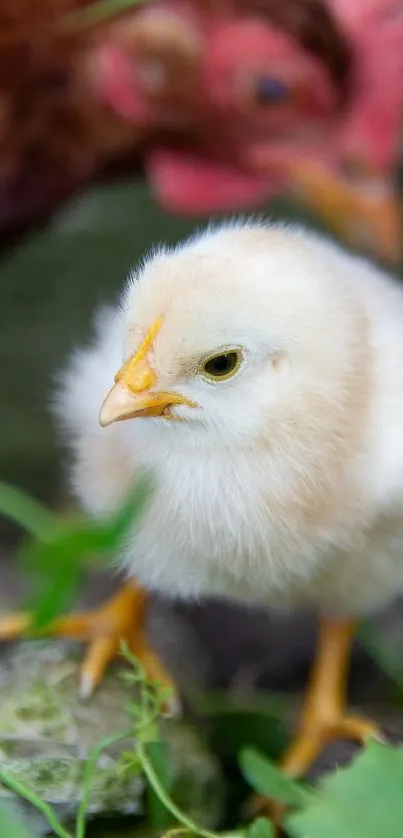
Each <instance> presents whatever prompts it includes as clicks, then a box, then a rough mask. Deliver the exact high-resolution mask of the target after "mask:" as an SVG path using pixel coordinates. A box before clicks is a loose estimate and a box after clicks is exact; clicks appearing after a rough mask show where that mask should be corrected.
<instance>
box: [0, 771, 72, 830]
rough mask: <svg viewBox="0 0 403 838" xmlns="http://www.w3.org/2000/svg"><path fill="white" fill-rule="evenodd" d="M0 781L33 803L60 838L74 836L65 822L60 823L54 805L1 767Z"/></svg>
mask: <svg viewBox="0 0 403 838" xmlns="http://www.w3.org/2000/svg"><path fill="white" fill-rule="evenodd" d="M0 782H1V783H3V785H5V786H7V788H9V789H11V791H13V792H14V793H15V794H18V795H19V797H23V798H24V800H27V801H28V803H31V805H32V806H34V807H35V809H37V810H38V812H40V813H41V814H42V815H43V816H44V817H45V818H46V820H47V822H48V824H49V826H50V827H51V829H53V832H54V833H55V835H57V836H58V838H73V836H72V834H71V832H67V831H66V830H65V828H64V826H63V824H61V823H60V821H59V819H58V818H57V816H56V814H55V812H54V811H53V809H52V807H51V806H48V804H47V803H44V801H43V800H41V799H40V798H39V797H37V796H36V794H35V793H34V792H33V791H31V790H30V789H27V788H26V787H25V786H24V785H22V783H20V782H19V781H18V780H16V779H15V778H14V777H11V776H10V774H9V773H8V772H7V771H4V769H0Z"/></svg>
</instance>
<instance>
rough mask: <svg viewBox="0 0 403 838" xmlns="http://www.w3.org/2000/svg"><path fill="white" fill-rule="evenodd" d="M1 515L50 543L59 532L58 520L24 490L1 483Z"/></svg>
mask: <svg viewBox="0 0 403 838" xmlns="http://www.w3.org/2000/svg"><path fill="white" fill-rule="evenodd" d="M0 515H4V517H6V518H10V519H11V520H12V521H14V522H15V523H16V524H19V525H20V526H21V527H23V528H24V529H26V530H28V532H29V533H31V535H33V536H35V537H36V538H39V539H41V540H43V541H48V540H49V539H50V538H52V537H53V536H54V535H55V533H56V532H57V531H58V523H57V521H56V518H55V517H54V516H53V515H52V513H51V512H49V510H48V509H46V507H45V506H42V504H41V503H38V501H36V500H34V499H33V498H31V497H30V496H29V495H28V494H27V493H26V492H23V491H22V489H18V488H17V486H12V485H11V484H9V483H3V482H1V481H0Z"/></svg>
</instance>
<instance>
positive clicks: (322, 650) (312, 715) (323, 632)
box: [252, 620, 380, 821]
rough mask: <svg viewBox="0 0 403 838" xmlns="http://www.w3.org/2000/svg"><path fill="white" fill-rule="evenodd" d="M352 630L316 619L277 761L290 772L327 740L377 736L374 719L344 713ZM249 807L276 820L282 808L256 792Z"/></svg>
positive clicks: (301, 769) (307, 763) (300, 769)
mask: <svg viewBox="0 0 403 838" xmlns="http://www.w3.org/2000/svg"><path fill="white" fill-rule="evenodd" d="M353 635H354V624H353V623H352V622H337V621H330V620H323V621H322V622H321V623H320V626H319V638H318V646H317V652H316V656H315V661H314V665H313V668H312V672H311V678H310V683H309V686H308V688H307V691H306V694H305V698H304V703H303V707H302V712H301V714H300V718H299V724H298V727H297V731H296V735H295V737H294V739H293V740H292V742H291V745H290V746H289V748H288V750H287V751H286V753H285V755H284V756H283V758H282V760H281V762H280V767H281V768H282V769H283V771H284V773H285V774H287V775H288V776H290V777H294V778H297V777H303V776H304V775H305V774H306V773H307V771H308V769H309V768H310V767H311V765H312V764H313V763H314V761H315V760H316V759H317V757H318V756H319V755H320V753H321V752H322V750H323V749H324V748H325V747H326V745H328V744H329V743H330V742H331V741H332V740H335V739H339V738H340V739H349V740H357V741H359V742H362V741H364V740H365V739H367V738H368V737H370V736H374V737H377V738H380V732H379V730H378V728H377V726H376V725H375V724H373V723H372V722H371V721H369V720H367V719H365V718H362V717H361V716H353V715H349V714H348V713H347V709H346V688H347V675H348V666H349V660H350V651H351V644H352V639H353ZM252 808H253V811H254V812H256V811H260V812H263V813H264V812H266V813H267V814H268V815H269V816H270V817H272V818H274V819H275V820H276V821H278V820H280V819H281V816H282V814H283V812H284V807H283V806H282V805H281V804H277V803H273V802H272V801H269V800H267V799H265V798H262V797H261V796H257V797H255V798H254V800H253V801H252Z"/></svg>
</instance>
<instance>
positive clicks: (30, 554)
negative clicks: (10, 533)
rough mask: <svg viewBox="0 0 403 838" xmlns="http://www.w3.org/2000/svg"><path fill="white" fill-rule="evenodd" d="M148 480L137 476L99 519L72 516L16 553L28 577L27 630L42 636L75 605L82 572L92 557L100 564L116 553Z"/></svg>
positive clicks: (138, 508)
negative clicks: (110, 511) (121, 500)
mask: <svg viewBox="0 0 403 838" xmlns="http://www.w3.org/2000/svg"><path fill="white" fill-rule="evenodd" d="M150 488H151V482H150V477H149V476H144V477H143V478H141V479H140V480H139V481H138V482H137V483H136V484H135V485H134V486H133V488H132V489H131V491H130V492H129V493H128V495H127V497H126V499H125V501H124V503H123V504H122V505H121V507H120V508H119V509H118V510H117V511H116V512H115V514H114V515H112V516H110V518H109V519H106V520H102V521H95V522H91V521H86V520H85V519H84V520H82V519H77V518H74V519H72V520H70V521H65V520H64V521H63V522H60V524H59V523H58V526H57V527H56V526H55V525H54V527H53V531H52V534H51V536H50V535H49V537H48V539H47V541H45V542H41V541H34V542H31V543H30V544H27V545H24V547H23V549H22V551H20V562H21V564H22V565H23V566H24V569H25V570H26V571H28V572H31V574H32V577H33V585H32V593H31V594H30V596H29V600H28V602H27V604H26V609H25V610H27V611H29V612H30V613H32V622H31V625H30V631H31V632H33V633H38V632H42V631H44V630H45V629H46V627H47V626H48V625H49V623H51V622H52V620H54V619H55V617H58V616H59V615H60V614H62V613H64V612H65V611H66V610H68V609H69V607H70V606H71V605H72V604H73V603H74V600H75V599H76V597H77V594H78V591H79V589H80V586H81V584H82V580H83V574H84V571H85V570H86V569H87V567H88V564H89V563H93V562H94V559H95V560H96V561H97V563H98V564H99V563H100V561H101V560H102V559H103V560H105V559H108V560H110V558H111V557H112V556H113V555H114V553H116V551H118V550H119V548H120V547H121V546H122V544H123V542H124V540H125V538H126V537H127V535H128V533H129V532H130V530H131V529H132V527H133V526H134V525H135V522H136V520H137V518H138V516H139V515H140V512H141V510H142V509H143V506H144V504H145V502H146V500H147V499H148V497H149V493H150Z"/></svg>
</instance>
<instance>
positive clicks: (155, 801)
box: [145, 741, 172, 829]
mask: <svg viewBox="0 0 403 838" xmlns="http://www.w3.org/2000/svg"><path fill="white" fill-rule="evenodd" d="M145 751H146V754H147V756H148V758H149V760H150V762H151V765H152V766H153V768H154V771H155V773H156V775H157V777H158V779H159V781H160V783H161V785H162V786H163V788H164V790H165V791H166V792H167V793H169V791H170V788H171V785H172V776H171V770H170V764H169V758H168V752H167V748H166V744H165V742H161V741H154V742H147V743H146V745H145ZM147 794H148V819H149V822H150V824H151V826H152V827H153V829H166V828H167V827H169V826H170V825H171V824H172V816H171V815H170V813H169V812H168V810H167V808H166V806H165V805H164V804H163V803H162V802H161V800H160V799H159V797H158V795H157V794H156V792H155V791H154V789H153V788H152V787H151V785H149V786H148V793H147Z"/></svg>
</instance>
